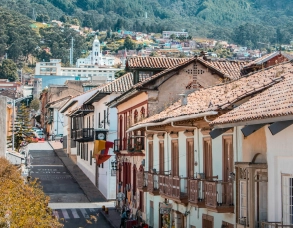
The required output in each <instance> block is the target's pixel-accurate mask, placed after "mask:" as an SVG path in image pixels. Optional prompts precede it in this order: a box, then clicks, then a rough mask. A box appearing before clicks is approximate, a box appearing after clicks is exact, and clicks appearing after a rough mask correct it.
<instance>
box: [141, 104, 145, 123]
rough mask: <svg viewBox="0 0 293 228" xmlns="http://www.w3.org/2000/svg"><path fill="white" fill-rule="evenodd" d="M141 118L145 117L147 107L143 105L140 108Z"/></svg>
mask: <svg viewBox="0 0 293 228" xmlns="http://www.w3.org/2000/svg"><path fill="white" fill-rule="evenodd" d="M140 118H141V120H142V119H144V118H145V108H144V107H142V108H141V110H140Z"/></svg>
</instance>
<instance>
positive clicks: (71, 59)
mask: <svg viewBox="0 0 293 228" xmlns="http://www.w3.org/2000/svg"><path fill="white" fill-rule="evenodd" d="M73 40H74V39H73V37H71V48H70V60H69V62H70V66H72V65H73Z"/></svg>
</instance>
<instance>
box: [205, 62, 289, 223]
mask: <svg viewBox="0 0 293 228" xmlns="http://www.w3.org/2000/svg"><path fill="white" fill-rule="evenodd" d="M292 70H293V67H292V64H291V63H284V64H280V65H278V66H276V67H274V68H272V69H271V70H269V71H266V72H264V73H265V74H266V75H272V76H275V77H276V78H277V77H279V78H280V77H281V78H280V82H279V83H277V84H274V85H272V86H271V87H270V88H268V89H267V90H265V91H263V92H262V93H260V94H258V95H257V96H255V97H253V98H251V99H250V100H249V101H247V102H245V103H244V104H242V105H240V106H239V107H236V108H235V109H233V110H232V111H230V112H228V113H227V114H224V115H222V116H220V117H218V118H217V119H216V120H214V121H213V122H211V123H210V125H211V126H213V128H214V129H215V131H222V132H223V131H225V130H228V129H230V131H231V130H233V131H234V132H238V139H237V140H238V141H237V144H238V145H239V150H240V151H241V153H239V155H238V159H237V160H235V172H236V176H235V187H236V191H235V194H236V195H235V200H236V201H235V205H236V210H235V216H236V221H235V223H236V225H237V227H256V226H258V225H261V226H262V227H272V228H274V227H291V226H292V225H293V216H292V187H293V168H292V162H293V152H292V146H293V144H292V140H291V139H292V135H291V134H292V130H293V127H292V124H293V116H292V112H293V109H292V95H293V94H292V86H293V85H292V79H293V73H292V72H293V71H292Z"/></svg>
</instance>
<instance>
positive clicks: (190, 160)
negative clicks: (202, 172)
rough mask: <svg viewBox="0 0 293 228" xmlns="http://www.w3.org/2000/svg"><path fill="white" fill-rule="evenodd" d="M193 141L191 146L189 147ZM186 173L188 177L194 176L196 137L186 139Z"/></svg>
mask: <svg viewBox="0 0 293 228" xmlns="http://www.w3.org/2000/svg"><path fill="white" fill-rule="evenodd" d="M190 143H192V146H191V148H190V147H189V145H190ZM186 155H187V156H186V174H187V177H189V178H193V177H194V138H187V139H186Z"/></svg>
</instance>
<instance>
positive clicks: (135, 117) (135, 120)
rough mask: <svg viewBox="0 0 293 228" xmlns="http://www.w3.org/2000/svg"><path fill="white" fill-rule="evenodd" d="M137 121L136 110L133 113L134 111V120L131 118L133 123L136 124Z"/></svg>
mask: <svg viewBox="0 0 293 228" xmlns="http://www.w3.org/2000/svg"><path fill="white" fill-rule="evenodd" d="M137 120H138V111H137V110H135V111H134V118H133V122H134V123H137Z"/></svg>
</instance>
